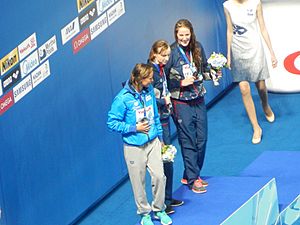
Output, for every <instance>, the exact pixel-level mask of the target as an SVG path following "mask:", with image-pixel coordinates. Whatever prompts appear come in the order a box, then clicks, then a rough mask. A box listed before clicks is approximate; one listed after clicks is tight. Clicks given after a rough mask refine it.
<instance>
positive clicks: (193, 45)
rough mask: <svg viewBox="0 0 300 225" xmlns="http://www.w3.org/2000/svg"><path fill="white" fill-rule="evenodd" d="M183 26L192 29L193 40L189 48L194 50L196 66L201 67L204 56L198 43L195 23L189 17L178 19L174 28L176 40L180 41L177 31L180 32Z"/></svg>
mask: <svg viewBox="0 0 300 225" xmlns="http://www.w3.org/2000/svg"><path fill="white" fill-rule="evenodd" d="M181 27H185V28H188V29H189V30H190V32H191V40H190V43H189V48H190V50H191V52H192V55H193V59H194V62H195V65H196V68H200V66H201V61H202V58H201V49H200V48H199V46H198V45H197V44H196V35H195V32H194V28H193V25H192V23H191V22H190V21H189V20H187V19H180V20H178V21H177V23H176V24H175V28H174V36H175V40H176V42H178V38H177V33H178V30H179V28H181Z"/></svg>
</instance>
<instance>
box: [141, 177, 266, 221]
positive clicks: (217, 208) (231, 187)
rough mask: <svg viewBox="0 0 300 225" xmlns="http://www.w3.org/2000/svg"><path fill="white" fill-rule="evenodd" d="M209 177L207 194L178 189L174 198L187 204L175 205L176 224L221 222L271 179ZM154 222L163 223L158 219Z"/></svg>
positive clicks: (182, 188)
mask: <svg viewBox="0 0 300 225" xmlns="http://www.w3.org/2000/svg"><path fill="white" fill-rule="evenodd" d="M206 180H207V181H208V182H209V186H208V188H207V189H208V192H207V193H205V194H195V193H193V192H192V191H190V190H189V189H188V188H187V186H183V185H182V186H181V187H179V189H177V190H176V192H175V193H174V197H175V198H178V199H182V200H184V201H185V204H184V205H183V206H181V207H176V208H175V209H176V213H175V214H172V215H171V217H172V219H173V224H175V225H176V224H178V225H183V224H189V225H199V224H205V225H216V224H220V223H221V222H222V221H224V220H225V219H226V218H227V217H228V216H230V215H231V214H232V213H233V212H234V211H235V210H236V209H238V208H239V207H240V206H241V205H243V204H244V203H245V202H246V201H247V200H248V199H249V198H250V197H252V196H253V195H254V194H255V193H256V192H257V191H259V190H260V189H261V188H262V187H263V186H264V185H265V184H266V183H268V182H269V181H270V179H269V178H265V177H211V178H206ZM138 224H139V223H136V225H138ZM154 224H160V223H159V221H154Z"/></svg>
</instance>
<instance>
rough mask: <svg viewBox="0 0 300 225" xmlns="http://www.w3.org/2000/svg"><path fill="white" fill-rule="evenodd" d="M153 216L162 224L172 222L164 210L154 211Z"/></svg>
mask: <svg viewBox="0 0 300 225" xmlns="http://www.w3.org/2000/svg"><path fill="white" fill-rule="evenodd" d="M154 218H155V219H158V220H160V223H161V224H162V225H169V224H172V219H171V218H170V217H169V216H168V215H167V213H166V212H165V211H161V212H156V213H154Z"/></svg>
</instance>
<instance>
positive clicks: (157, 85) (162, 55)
mask: <svg viewBox="0 0 300 225" xmlns="http://www.w3.org/2000/svg"><path fill="white" fill-rule="evenodd" d="M170 52H171V48H170V46H169V44H168V42H166V41H165V40H158V41H156V42H154V44H153V45H152V47H151V50H150V54H149V60H148V62H149V63H150V64H151V65H152V67H153V80H154V81H153V87H154V93H155V98H156V102H157V107H158V112H159V116H160V122H161V125H162V129H163V141H164V144H166V145H170V144H171V134H170V114H171V109H172V105H171V99H170V92H169V90H168V87H167V80H166V74H165V71H164V66H165V64H166V63H167V62H168V60H169V57H170ZM164 173H165V176H166V178H167V180H166V191H165V204H166V206H167V208H166V209H165V211H166V213H167V214H171V213H174V212H175V211H174V209H173V206H180V205H182V204H183V201H181V200H177V199H174V198H173V197H172V192H173V162H164Z"/></svg>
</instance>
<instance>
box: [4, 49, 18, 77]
mask: <svg viewBox="0 0 300 225" xmlns="http://www.w3.org/2000/svg"><path fill="white" fill-rule="evenodd" d="M18 62H19V56H18V50H17V48H15V49H14V50H12V51H11V52H10V53H8V54H7V55H6V56H5V57H3V58H2V59H1V61H0V63H1V75H3V74H5V73H6V72H7V71H8V70H10V69H11V68H12V67H13V66H14V65H16V64H17V63H18Z"/></svg>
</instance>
